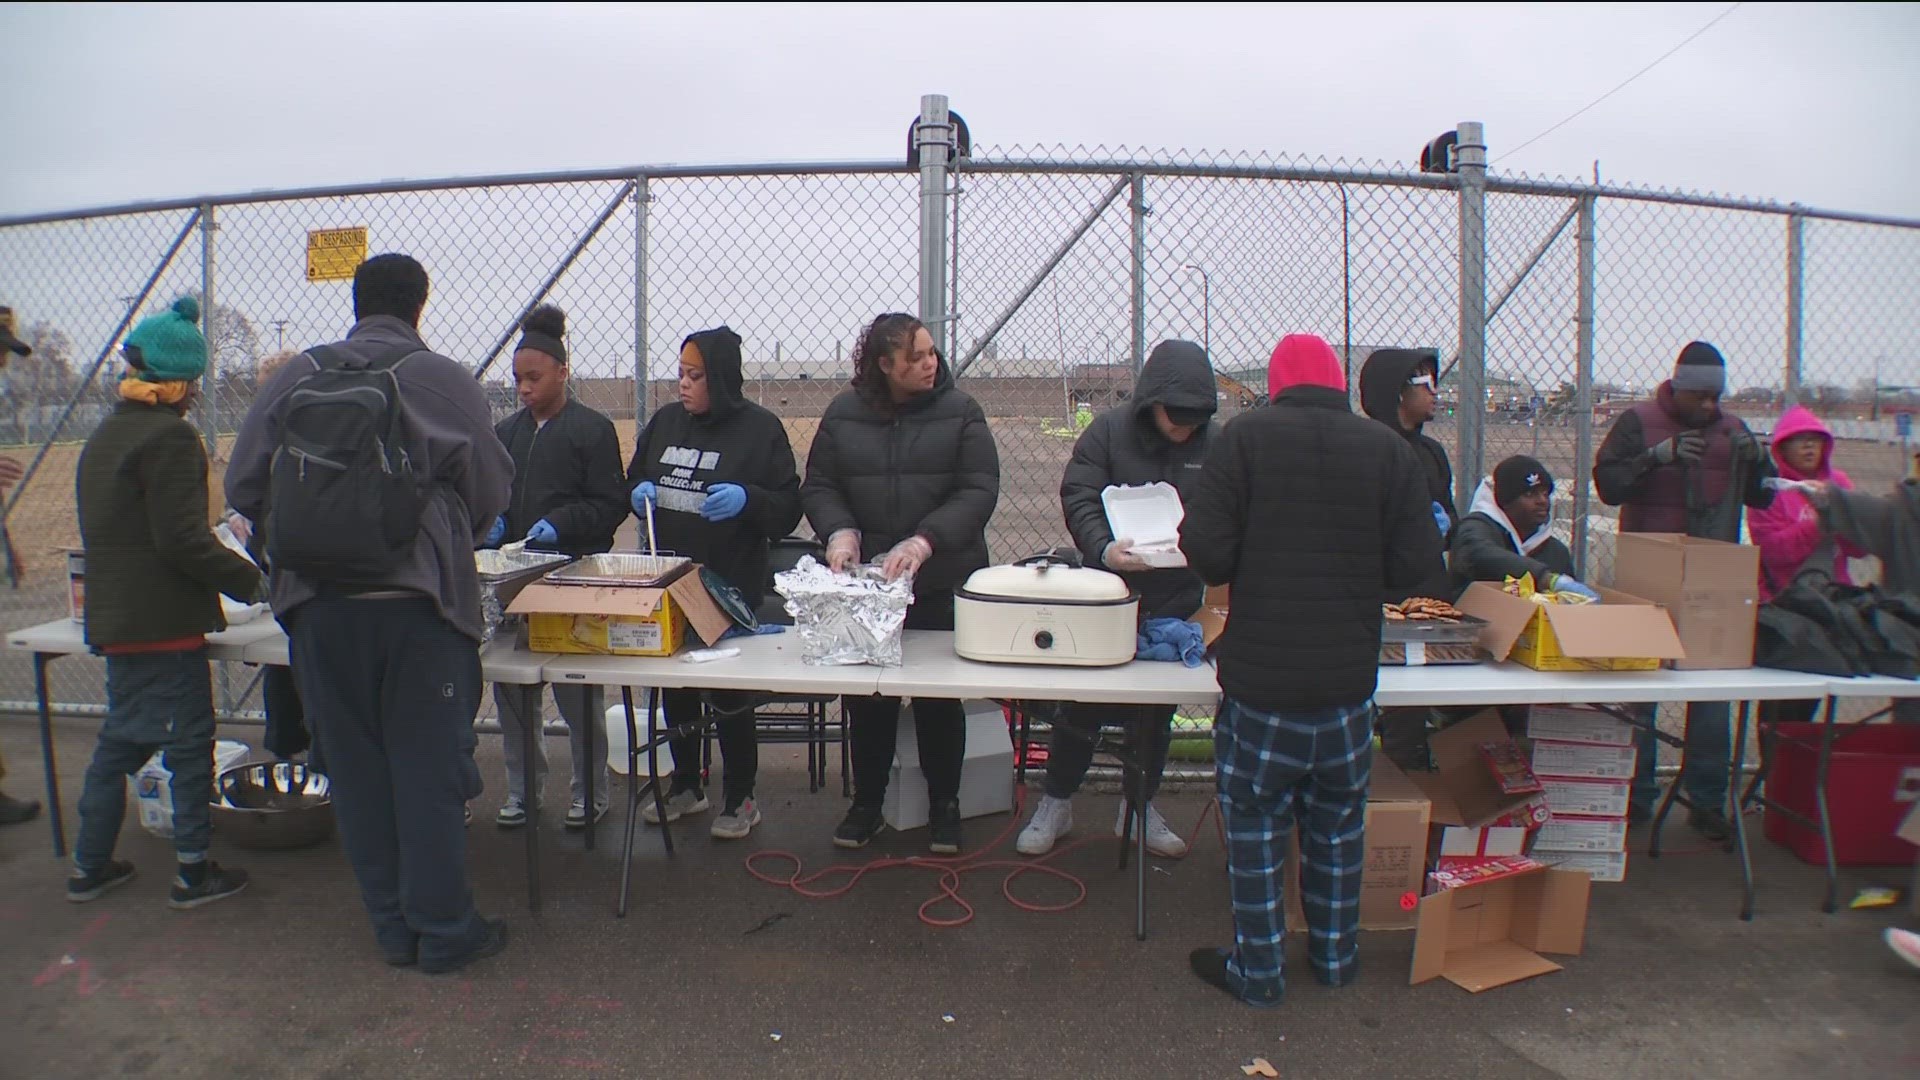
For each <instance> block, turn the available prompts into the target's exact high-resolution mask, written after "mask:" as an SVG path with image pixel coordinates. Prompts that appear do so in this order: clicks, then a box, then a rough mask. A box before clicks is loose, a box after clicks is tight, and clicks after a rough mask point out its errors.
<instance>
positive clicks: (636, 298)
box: [633, 175, 653, 438]
mask: <svg viewBox="0 0 1920 1080" xmlns="http://www.w3.org/2000/svg"><path fill="white" fill-rule="evenodd" d="M652 210H653V192H652V189H651V185H649V184H648V182H647V178H646V177H645V176H644V175H643V176H636V177H634V178H633V408H634V414H633V430H634V437H635V438H639V437H640V436H639V432H640V428H641V426H642V425H644V424H645V423H646V422H647V417H649V416H652V415H653V362H652V361H651V360H649V359H648V358H647V228H648V226H649V225H651V224H652V221H651V220H650V217H651V214H652Z"/></svg>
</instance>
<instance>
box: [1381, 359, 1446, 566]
mask: <svg viewBox="0 0 1920 1080" xmlns="http://www.w3.org/2000/svg"><path fill="white" fill-rule="evenodd" d="M1422 367H1425V368H1430V369H1432V370H1433V372H1434V378H1435V384H1436V389H1437V388H1438V381H1439V372H1440V355H1439V353H1437V352H1435V351H1434V350H1432V349H1375V350H1374V351H1373V352H1372V353H1370V354H1369V355H1368V356H1367V362H1366V363H1365V364H1363V365H1361V367H1360V409H1361V411H1362V412H1364V413H1366V414H1367V415H1368V416H1370V417H1372V418H1374V419H1375V420H1378V421H1379V422H1381V423H1383V424H1385V425H1387V426H1388V427H1390V428H1392V429H1393V430H1395V431H1397V432H1399V433H1400V436H1401V437H1402V438H1404V439H1406V440H1407V444H1408V445H1409V446H1410V447H1412V448H1413V456H1414V459H1415V460H1416V461H1418V462H1419V463H1420V472H1421V475H1422V476H1423V477H1425V478H1426V482H1427V500H1428V501H1429V502H1436V503H1439V504H1440V508H1441V509H1443V510H1445V511H1446V512H1447V520H1448V521H1450V522H1453V523H1455V524H1458V523H1459V521H1460V513H1459V511H1457V510H1455V509H1454V508H1453V466H1452V464H1450V463H1449V462H1448V461H1447V448H1446V447H1444V446H1442V445H1440V442H1439V440H1437V439H1434V438H1432V437H1430V436H1428V435H1427V434H1426V432H1424V431H1422V430H1421V428H1420V427H1415V428H1412V429H1408V428H1404V427H1401V426H1400V394H1401V392H1402V391H1403V390H1405V388H1406V385H1407V380H1408V379H1410V378H1412V377H1413V375H1414V373H1415V372H1416V371H1418V370H1419V369H1420V368H1422ZM1422 426H1423V427H1424V425H1422ZM1440 542H1441V544H1442V545H1443V546H1444V545H1445V544H1446V542H1447V537H1445V536H1442V537H1441V538H1440ZM1449 587H1450V586H1449V584H1448V582H1447V581H1446V579H1445V578H1441V579H1439V580H1437V581H1433V582H1428V583H1426V584H1424V585H1422V586H1421V587H1420V588H1419V589H1418V590H1416V592H1415V594H1414V595H1419V596H1432V597H1444V596H1445V595H1446V590H1447V589H1448V588H1449ZM1389 599H1391V600H1396V601H1397V600H1401V599H1404V597H1399V596H1394V597H1389Z"/></svg>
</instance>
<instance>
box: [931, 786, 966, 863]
mask: <svg viewBox="0 0 1920 1080" xmlns="http://www.w3.org/2000/svg"><path fill="white" fill-rule="evenodd" d="M927 848H928V849H929V850H931V851H932V852H933V853H934V854H935V855H958V854H960V800H959V799H934V800H932V802H931V803H929V804H928V806H927Z"/></svg>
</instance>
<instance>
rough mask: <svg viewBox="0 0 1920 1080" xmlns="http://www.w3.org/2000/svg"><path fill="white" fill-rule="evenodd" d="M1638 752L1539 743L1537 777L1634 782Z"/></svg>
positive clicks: (1536, 743)
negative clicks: (1636, 754) (1635, 761)
mask: <svg viewBox="0 0 1920 1080" xmlns="http://www.w3.org/2000/svg"><path fill="white" fill-rule="evenodd" d="M1634 757H1635V755H1634V749H1633V747H1631V746H1592V745H1589V744H1587V743H1566V742H1557V741H1554V740H1551V739H1536V740H1534V743H1533V773H1534V775H1535V776H1538V777H1540V778H1541V780H1542V782H1543V785H1544V781H1545V779H1546V778H1547V777H1550V776H1553V777H1559V778H1561V779H1580V780H1631V779H1633V766H1634Z"/></svg>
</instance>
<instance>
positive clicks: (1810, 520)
mask: <svg viewBox="0 0 1920 1080" xmlns="http://www.w3.org/2000/svg"><path fill="white" fill-rule="evenodd" d="M1773 461H1774V464H1775V465H1777V466H1779V469H1780V475H1781V476H1782V477H1783V478H1785V479H1788V480H1818V481H1822V482H1824V483H1829V484H1833V485H1835V486H1837V487H1841V488H1845V489H1847V490H1852V489H1853V481H1852V480H1850V479H1848V477H1847V474H1846V473H1844V472H1842V471H1840V470H1839V469H1836V468H1834V467H1833V432H1831V431H1828V430H1827V426H1826V425H1825V424H1822V423H1821V422H1820V418H1819V417H1817V416H1815V415H1813V414H1812V413H1810V412H1808V411H1807V410H1806V409H1804V408H1802V407H1800V406H1798V405H1795V406H1794V407H1793V408H1791V409H1788V410H1787V411H1786V412H1785V413H1784V414H1782V415H1781V417H1780V421H1779V423H1777V424H1775V425H1774V427H1773ZM1747 528H1748V530H1749V531H1750V532H1752V534H1753V542H1754V543H1755V544H1757V545H1759V547H1760V600H1761V602H1762V603H1765V602H1766V601H1767V600H1769V599H1771V598H1772V596H1773V594H1774V593H1775V592H1778V591H1779V590H1781V589H1784V588H1786V587H1787V586H1788V585H1791V584H1792V583H1793V578H1794V575H1795V574H1798V573H1799V572H1800V567H1801V565H1802V564H1803V563H1805V562H1806V561H1807V556H1809V555H1812V554H1813V553H1814V550H1815V549H1817V548H1818V547H1819V546H1820V544H1821V543H1822V541H1823V539H1824V535H1825V534H1823V533H1822V532H1821V530H1820V514H1819V511H1818V510H1817V509H1816V508H1815V507H1814V505H1813V504H1812V503H1811V502H1809V501H1808V500H1807V496H1806V493H1805V492H1802V491H1798V490H1794V489H1786V490H1782V491H1780V492H1778V493H1776V495H1775V497H1774V500H1773V505H1772V506H1769V507H1767V508H1766V509H1765V510H1749V511H1747ZM1835 543H1836V545H1837V550H1836V552H1835V557H1834V571H1833V576H1834V580H1835V581H1837V582H1839V583H1841V584H1843V585H1851V584H1852V583H1853V582H1852V579H1851V578H1849V577H1848V576H1847V563H1846V560H1848V559H1850V558H1860V557H1861V556H1863V555H1864V554H1865V552H1862V551H1861V550H1860V549H1859V548H1857V547H1855V546H1854V545H1853V544H1851V543H1849V542H1847V541H1845V540H1836V541H1835Z"/></svg>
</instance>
